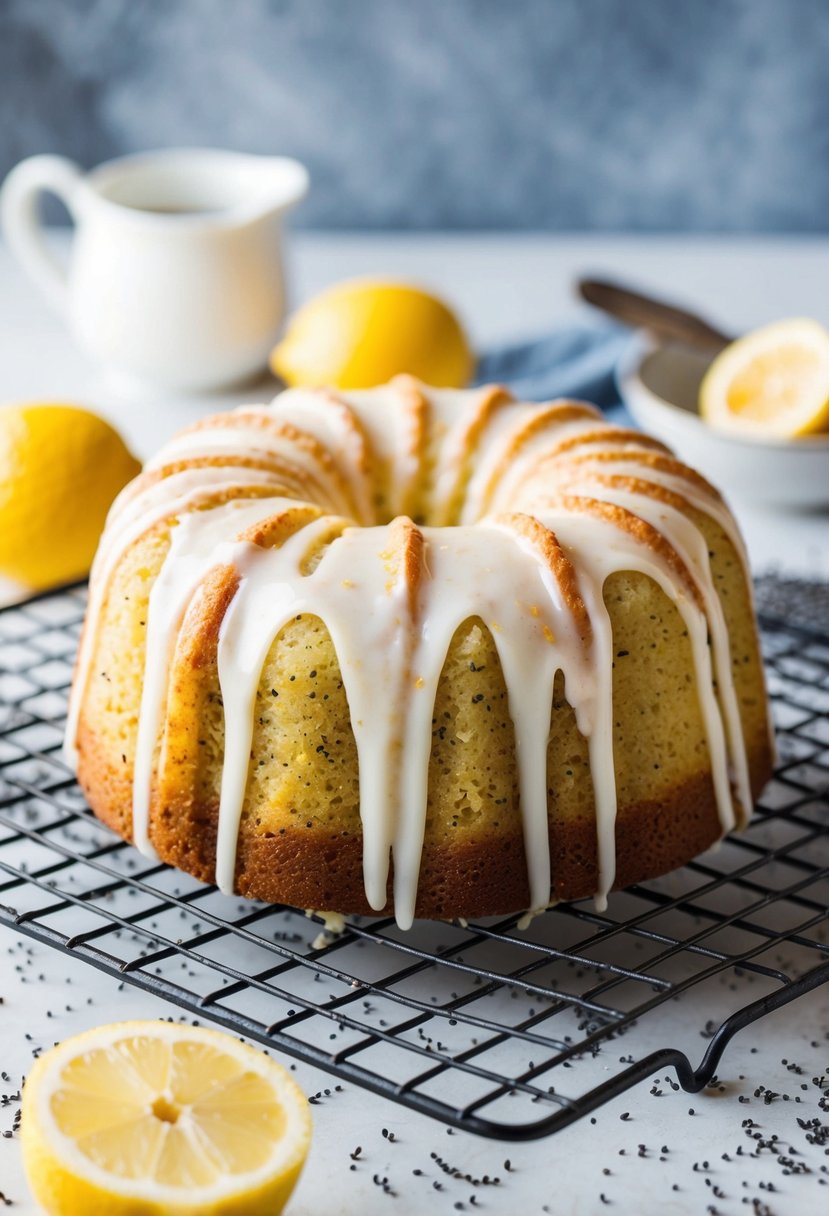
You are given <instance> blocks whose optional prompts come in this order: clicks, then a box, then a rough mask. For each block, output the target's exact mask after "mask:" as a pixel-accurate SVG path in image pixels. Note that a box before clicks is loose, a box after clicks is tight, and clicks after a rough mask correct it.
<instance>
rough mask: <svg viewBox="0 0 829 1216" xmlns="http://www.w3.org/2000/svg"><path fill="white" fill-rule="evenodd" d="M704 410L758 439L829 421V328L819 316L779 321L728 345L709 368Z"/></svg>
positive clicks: (794, 434) (727, 427) (790, 435)
mask: <svg viewBox="0 0 829 1216" xmlns="http://www.w3.org/2000/svg"><path fill="white" fill-rule="evenodd" d="M699 407H700V414H701V415H702V417H703V418H704V419H705V421H706V422H708V423H709V424H710V425H711V426H713V427H716V428H717V429H718V430H722V431H729V432H731V433H732V434H738V435H743V436H746V437H751V436H754V437H756V438H758V439H763V438H767V439H775V438H777V439H795V438H798V437H800V436H803V435H811V434H815V433H818V432H820V431H823V430H825V429H826V428H827V427H829V332H828V331H827V330H826V329H825V328H824V326H823V325H821V324H819V322H817V321H813V320H809V319H808V318H795V319H792V320H787V321H776V322H774V324H772V325H766V326H764V327H763V328H762V329H757V330H754V332H753V333H750V334H746V336H745V337H744V338H738V339H737V341H736V342H732V343H731V345H730V346H727V347H726V348H725V350H724V351H722V353H721V354H719V355H718V356H717V357H716V359H714V361H713V363H712V364H711V366H710V367H709V369H708V371H707V372H706V374H705V376H704V378H703V381H702V384H701V385H700V393H699Z"/></svg>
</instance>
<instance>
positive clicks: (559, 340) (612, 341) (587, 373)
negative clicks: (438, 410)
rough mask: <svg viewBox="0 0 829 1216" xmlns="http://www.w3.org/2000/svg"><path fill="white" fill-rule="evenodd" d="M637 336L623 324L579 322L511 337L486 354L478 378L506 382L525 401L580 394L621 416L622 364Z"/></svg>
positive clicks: (476, 380) (476, 381)
mask: <svg viewBox="0 0 829 1216" xmlns="http://www.w3.org/2000/svg"><path fill="white" fill-rule="evenodd" d="M631 338H632V335H631V332H630V330H629V329H625V328H624V327H623V326H621V325H595V326H587V325H578V326H577V325H574V326H568V327H567V328H566V329H558V330H555V331H554V332H553V333H550V334H546V335H545V336H544V337H542V338H536V339H534V340H532V341H529V342H518V343H506V344H504V345H503V346H497V347H493V348H492V349H491V350H488V351H485V352H484V353H483V354H482V355H481V356H480V358H479V360H478V366H477V369H476V372H475V383H476V384H505V385H506V386H507V387H508V388H509V389H510V391H511V392H512V393H513V394H514V395H515V396H516V397H518V398H519V400H521V401H549V400H550V398H552V397H579V398H581V399H582V400H583V401H591V402H592V403H593V404H594V405H598V406H599V407H600V409H603V410H609V411H611V413H612V414H613V415H614V416H617V415H618V413H619V412H620V410H619V408H614V407H620V401H619V391H618V389H617V387H616V380H615V371H616V364H617V363H618V361H619V358H620V356H621V354H622V352H623V351H624V350H625V348H626V347H627V345H628V343H629V342H630V341H631Z"/></svg>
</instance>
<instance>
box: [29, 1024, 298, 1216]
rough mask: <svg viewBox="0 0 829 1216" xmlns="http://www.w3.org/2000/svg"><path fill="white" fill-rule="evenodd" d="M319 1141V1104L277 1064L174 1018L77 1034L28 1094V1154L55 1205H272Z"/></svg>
mask: <svg viewBox="0 0 829 1216" xmlns="http://www.w3.org/2000/svg"><path fill="white" fill-rule="evenodd" d="M310 1138H311V1116H310V1113H309V1108H308V1102H307V1100H306V1099H305V1096H304V1095H303V1093H302V1091H301V1090H300V1088H299V1087H298V1086H297V1084H296V1083H295V1082H294V1081H293V1080H292V1078H291V1076H290V1075H289V1073H287V1072H286V1070H285V1069H284V1068H283V1067H282V1066H281V1065H280V1064H277V1063H276V1062H275V1061H273V1060H271V1059H270V1058H269V1057H268V1056H266V1055H265V1054H264V1052H261V1051H257V1050H255V1049H254V1048H252V1047H248V1046H246V1045H245V1044H243V1043H240V1042H239V1041H238V1040H236V1039H233V1038H231V1037H230V1036H229V1035H226V1034H222V1033H220V1032H219V1031H216V1030H205V1029H198V1028H194V1027H192V1026H182V1025H174V1024H171V1023H169V1022H122V1023H120V1024H116V1025H112V1026H103V1027H99V1028H97V1029H94V1030H90V1031H87V1032H86V1033H84V1034H80V1035H77V1036H75V1037H74V1038H70V1039H67V1040H66V1041H65V1042H63V1043H61V1044H59V1045H58V1046H57V1047H53V1048H52V1049H51V1050H50V1051H48V1052H46V1053H45V1054H44V1055H42V1056H41V1057H40V1058H39V1059H38V1060H37V1062H36V1063H35V1065H34V1067H33V1068H32V1071H31V1072H30V1074H29V1077H28V1079H27V1081H26V1086H25V1089H24V1092H23V1123H22V1146H23V1162H24V1166H25V1168H26V1173H27V1175H28V1178H29V1183H30V1185H31V1187H32V1190H33V1192H34V1194H35V1197H36V1198H37V1200H38V1201H39V1202H40V1203H41V1204H42V1206H43V1207H44V1208H45V1209H46V1211H47V1212H49V1213H50V1214H51V1216H78V1214H79V1213H83V1214H84V1216H196V1214H197V1213H198V1216H273V1214H275V1213H279V1212H281V1211H282V1208H283V1206H284V1205H285V1203H286V1202H287V1200H288V1197H289V1195H290V1194H291V1191H292V1190H293V1187H294V1184H295V1182H296V1180H297V1177H298V1176H299V1173H300V1170H301V1169H302V1165H303V1163H304V1161H305V1157H306V1155H307V1152H308V1146H309V1142H310Z"/></svg>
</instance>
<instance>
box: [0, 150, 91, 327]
mask: <svg viewBox="0 0 829 1216" xmlns="http://www.w3.org/2000/svg"><path fill="white" fill-rule="evenodd" d="M81 177H82V172H81V169H80V168H79V166H78V165H76V164H75V162H74V161H71V160H68V159H67V158H66V157H65V156H30V157H29V158H28V160H24V161H21V162H20V164H19V165H17V166H15V168H14V169H12V171H11V173H9V175H8V177H7V178H6V180H5V181H4V183H3V187H2V189H1V190H0V223H1V224H2V228H3V234H4V236H5V238H6V242H7V244H8V246H9V249H10V250H11V252H12V254H13V255H14V256H15V257H16V258H17V260H18V261H19V262H20V264H21V266H22V267H23V269H24V270H25V271H26V273H27V274H28V275H29V277H30V278H31V280H32V281H33V282H34V283H35V285H36V286H37V287H39V288H40V290H41V291H42V292H43V294H44V296H45V297H46V299H47V300H48V301H49V303H50V304H51V305H52V307H53V308H56V309H57V310H58V312H65V311H66V306H67V296H68V292H67V283H66V279H67V271H66V267H65V266H63V265H62V264H61V262H60V261H59V260H58V258H56V257H55V254H54V252H53V251H52V250H51V249H50V248H49V245H48V244H47V242H46V240H45V237H44V234H43V224H42V223H41V220H40V216H39V215H38V209H37V201H38V197H39V196H40V195H41V194H42V193H44V192H45V191H46V192H48V193H49V194H55V195H57V197H58V198H59V199H60V201H61V202H62V203H63V204H64V206H65V207H66V209H67V211H68V212H69V214H70V216H71V217H72V219H73V221H74V222H75V223H77V220H78V196H77V191H78V183H79V182H80V180H81Z"/></svg>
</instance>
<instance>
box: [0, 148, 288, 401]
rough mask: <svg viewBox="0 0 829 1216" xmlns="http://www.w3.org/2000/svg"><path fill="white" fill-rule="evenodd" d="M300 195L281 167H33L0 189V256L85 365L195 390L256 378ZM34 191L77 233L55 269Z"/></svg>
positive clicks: (203, 152) (228, 155)
mask: <svg viewBox="0 0 829 1216" xmlns="http://www.w3.org/2000/svg"><path fill="white" fill-rule="evenodd" d="M307 189H308V174H307V172H306V170H305V169H304V167H303V166H302V165H301V164H299V163H298V162H297V161H294V160H289V159H287V158H285V157H267V156H248V155H244V154H242V153H237V152H220V151H212V150H210V149H206V148H183V149H170V150H167V151H160V152H146V153H141V154H139V155H136V156H125V157H122V158H120V159H118V160H113V161H109V162H108V163H107V164H104V165H101V166H100V167H99V168H97V169H93V170H92V171H91V172H90V173H84V172H82V170H81V169H80V168H79V167H78V166H77V165H76V164H74V163H73V162H72V161H70V160H66V159H65V158H64V157H60V156H33V157H31V158H30V159H28V160H24V161H22V162H21V164H19V165H17V167H16V168H14V169H13V170H12V171H11V173H10V174H9V175H8V177H7V178H6V181H5V182H4V184H3V187H2V191H0V217H2V225H3V231H4V234H5V238H6V241H7V242H8V245H9V248H10V249H11V250H12V252H13V253H14V254H15V255H16V256H17V257H18V258H19V260H20V262H21V264H22V265H23V267H24V268H25V269H26V270H27V271H28V273H29V275H30V276H31V278H32V279H33V281H34V282H35V283H36V284H37V285H38V286H39V287H40V288H41V290H42V291H43V293H44V295H45V296H46V297H47V299H48V300H49V301H50V302H51V303H52V304H53V305H54V306H55V307H56V308H57V309H58V310H59V311H60V312H61V313H62V314H64V315H65V316H66V318H67V320H68V323H69V326H70V328H71V330H72V332H73V334H74V335H75V337H76V338H77V340H78V342H79V343H80V344H81V346H83V347H84V348H85V349H86V350H87V351H88V352H89V353H90V354H91V355H92V356H93V357H94V358H95V359H96V360H98V361H99V362H100V363H101V364H103V365H105V366H106V368H107V369H109V370H111V371H113V372H115V373H117V374H119V375H120V376H121V377H122V378H124V377H127V378H129V379H130V380H132V381H136V380H138V381H143V382H145V383H146V382H150V383H152V384H154V385H156V386H159V387H165V388H171V389H183V390H188V391H196V390H203V389H213V388H220V387H222V386H226V385H230V384H233V383H238V382H240V381H242V380H244V379H246V378H248V377H250V376H252V375H254V374H255V373H256V372H259V371H261V370H262V369H263V368H264V367H265V366H266V363H267V357H268V353H269V351H270V350H271V347H272V346H273V344H274V341H275V340H276V337H277V335H278V332H279V328H280V325H281V323H282V321H283V319H284V316H285V288H284V277H283V260H282V227H283V225H282V219H283V216H284V215H285V213H286V211H288V210H289V208H291V207H293V206H294V205H295V204H296V203H298V202H299V201H300V199H302V197H303V196H304V195H305V193H306V191H307ZM44 191H45V192H47V193H50V194H55V195H57V197H58V198H59V199H60V200H61V201H62V202H63V203H64V204H65V206H66V207H67V209H68V211H69V214H70V216H71V217H72V220H73V221H74V224H75V227H76V231H75V235H74V240H73V241H72V248H71V252H70V257H69V262H68V266H66V267H64V266H63V265H62V264H61V262H60V261H59V259H58V258H56V256H55V254H54V253H53V251H52V249H51V248H50V246H49V244H48V243H47V242H46V240H45V239H44V233H43V228H42V226H41V224H40V221H39V218H38V207H37V202H38V197H39V195H41V194H42V193H43V192H44Z"/></svg>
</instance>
